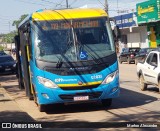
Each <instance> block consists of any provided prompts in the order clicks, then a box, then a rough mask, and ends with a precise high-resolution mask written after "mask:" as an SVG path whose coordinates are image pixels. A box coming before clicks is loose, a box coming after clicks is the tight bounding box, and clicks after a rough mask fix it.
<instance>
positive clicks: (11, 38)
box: [2, 31, 17, 43]
mask: <svg viewBox="0 0 160 131" xmlns="http://www.w3.org/2000/svg"><path fill="white" fill-rule="evenodd" d="M16 34H17V32H16V31H11V32H10V33H8V34H5V35H3V37H2V42H5V43H13V42H14V36H15V35H16Z"/></svg>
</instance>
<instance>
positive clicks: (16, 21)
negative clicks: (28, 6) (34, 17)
mask: <svg viewBox="0 0 160 131" xmlns="http://www.w3.org/2000/svg"><path fill="white" fill-rule="evenodd" d="M27 16H28V15H27V14H24V15H22V16H21V17H20V19H19V20H15V21H13V23H12V26H16V28H17V29H18V25H19V24H20V23H21V22H22V21H23V20H24V19H25V18H26V17H27Z"/></svg>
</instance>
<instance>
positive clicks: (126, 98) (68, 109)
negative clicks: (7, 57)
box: [1, 75, 157, 114]
mask: <svg viewBox="0 0 160 131" xmlns="http://www.w3.org/2000/svg"><path fill="white" fill-rule="evenodd" d="M4 78H5V79H3V82H4V81H8V80H16V77H15V76H12V75H11V76H7V77H4ZM1 81H2V80H1ZM4 88H5V89H6V90H7V92H8V93H9V94H10V95H12V97H13V99H14V100H16V99H26V96H25V91H24V90H20V89H19V88H18V85H14V86H8V85H6V86H4ZM154 101H157V98H155V97H153V96H149V95H145V94H142V93H141V92H139V93H138V92H135V91H132V90H127V89H124V88H121V93H120V97H118V98H116V99H113V103H112V106H111V107H110V108H108V109H119V108H128V107H135V106H141V105H145V104H148V103H151V102H154ZM104 109H105V108H104V107H103V106H102V105H101V103H86V104H73V105H62V104H58V105H57V104H56V105H48V106H47V111H46V113H47V114H64V113H76V112H90V111H97V110H104ZM37 110H38V108H37Z"/></svg>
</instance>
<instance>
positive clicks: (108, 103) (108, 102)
mask: <svg viewBox="0 0 160 131" xmlns="http://www.w3.org/2000/svg"><path fill="white" fill-rule="evenodd" d="M111 104H112V98H110V99H103V100H102V105H103V106H104V107H110V106H111Z"/></svg>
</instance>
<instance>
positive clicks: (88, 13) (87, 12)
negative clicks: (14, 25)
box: [32, 9, 108, 21]
mask: <svg viewBox="0 0 160 131" xmlns="http://www.w3.org/2000/svg"><path fill="white" fill-rule="evenodd" d="M104 16H105V17H106V16H108V15H107V13H106V12H105V11H104V10H102V9H65V10H44V11H42V12H35V13H33V14H32V19H33V20H35V21H43V20H63V19H79V18H96V17H104Z"/></svg>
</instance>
